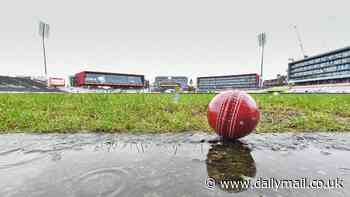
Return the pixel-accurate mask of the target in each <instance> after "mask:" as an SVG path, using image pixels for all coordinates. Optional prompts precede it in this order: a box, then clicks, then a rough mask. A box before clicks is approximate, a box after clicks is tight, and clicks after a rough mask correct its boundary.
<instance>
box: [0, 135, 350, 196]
mask: <svg viewBox="0 0 350 197" xmlns="http://www.w3.org/2000/svg"><path fill="white" fill-rule="evenodd" d="M349 139H350V134H348V133H301V134H293V133H284V134H251V135H249V136H247V137H245V138H243V139H241V140H239V141H224V140H221V139H219V138H218V137H216V135H213V134H206V133H200V132H188V133H181V134H147V135H129V134H38V135H34V134H5V135H1V136H0V196H1V197H22V196H26V197H49V196H50V197H56V196H57V197H65V196H67V197H80V196H81V197H90V196H91V197H97V196H101V197H102V196H106V197H112V196H130V197H131V196H135V197H137V196H145V197H151V196H153V197H160V196H164V197H170V196H183V197H188V196H199V197H202V196H257V197H259V196H298V197H299V196H317V197H319V196H350V140H349Z"/></svg>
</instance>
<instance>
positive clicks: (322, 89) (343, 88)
mask: <svg viewBox="0 0 350 197" xmlns="http://www.w3.org/2000/svg"><path fill="white" fill-rule="evenodd" d="M288 92H290V93H350V83H342V84H324V85H309V86H294V87H292V88H291V89H290V90H289V91H288Z"/></svg>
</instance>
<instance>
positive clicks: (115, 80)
mask: <svg viewBox="0 0 350 197" xmlns="http://www.w3.org/2000/svg"><path fill="white" fill-rule="evenodd" d="M74 85H75V86H77V87H87V88H100V87H110V88H115V89H116V88H118V89H142V88H144V86H145V76H144V75H135V74H124V73H109V72H94V71H82V72H79V73H77V74H75V76H74Z"/></svg>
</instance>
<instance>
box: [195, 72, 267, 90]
mask: <svg viewBox="0 0 350 197" xmlns="http://www.w3.org/2000/svg"><path fill="white" fill-rule="evenodd" d="M259 83H260V76H259V75H258V74H256V73H252V74H242V75H224V76H208V77H198V78H197V91H198V92H211V91H220V90H225V89H257V88H259Z"/></svg>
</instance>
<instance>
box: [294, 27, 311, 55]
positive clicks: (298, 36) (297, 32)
mask: <svg viewBox="0 0 350 197" xmlns="http://www.w3.org/2000/svg"><path fill="white" fill-rule="evenodd" d="M293 27H294V30H295V33H296V35H297V38H298V42H299V47H300V51H301V54H302V55H303V57H304V58H307V57H308V56H307V55H306V54H305V50H304V46H303V42H302V41H301V36H300V33H299V31H298V27H297V26H296V25H294V26H293Z"/></svg>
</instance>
